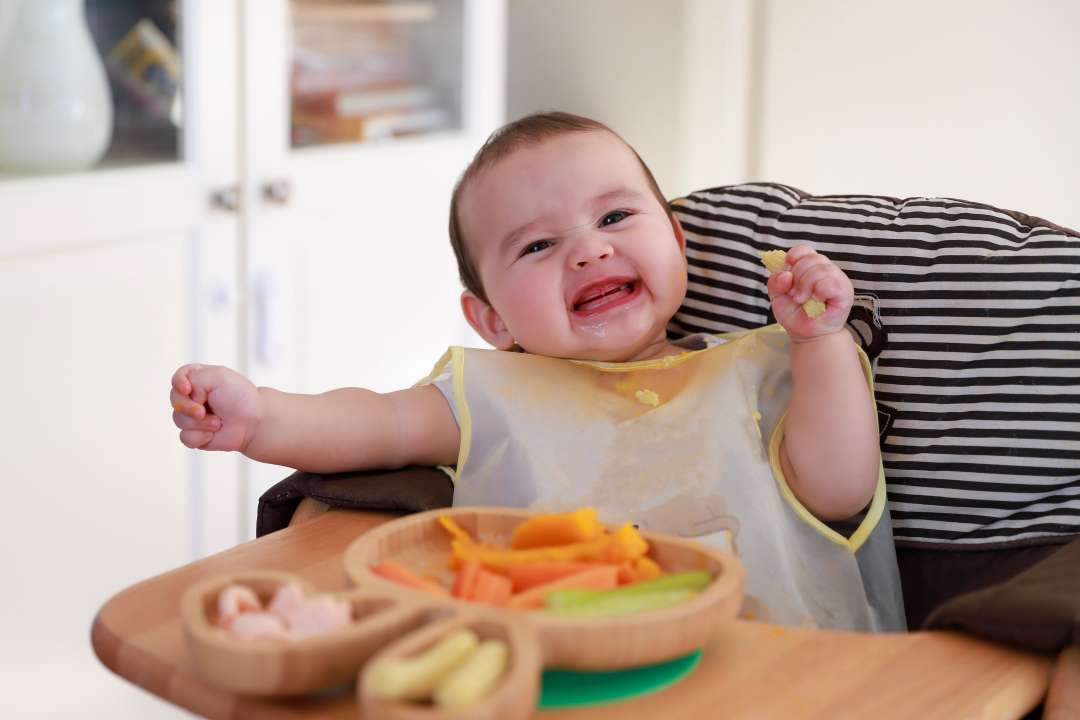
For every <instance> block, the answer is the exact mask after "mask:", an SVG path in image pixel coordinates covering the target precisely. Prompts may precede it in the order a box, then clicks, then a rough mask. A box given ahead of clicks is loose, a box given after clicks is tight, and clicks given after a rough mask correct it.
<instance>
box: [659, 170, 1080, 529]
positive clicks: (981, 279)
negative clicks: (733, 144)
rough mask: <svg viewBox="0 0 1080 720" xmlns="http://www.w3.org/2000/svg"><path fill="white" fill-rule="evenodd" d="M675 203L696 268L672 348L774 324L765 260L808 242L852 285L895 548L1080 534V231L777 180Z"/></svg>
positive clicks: (979, 210)
mask: <svg viewBox="0 0 1080 720" xmlns="http://www.w3.org/2000/svg"><path fill="white" fill-rule="evenodd" d="M672 209H673V210H674V211H675V213H676V216H677V217H678V219H679V221H680V222H681V223H682V226H683V228H684V229H685V231H686V236H687V256H688V259H689V265H690V284H689V292H688V294H687V299H686V301H685V302H684V304H683V306H682V308H681V309H680V311H679V313H678V314H677V315H676V316H675V318H674V319H673V321H672V323H671V325H670V326H669V334H671V335H672V336H674V337H677V336H682V335H685V334H688V333H691V332H729V331H732V330H739V329H744V328H751V327H756V326H759V325H763V324H767V323H770V322H773V318H772V315H771V312H770V307H769V298H768V294H767V293H766V285H765V284H766V280H767V271H766V270H765V268H764V267H763V266H762V265H761V262H760V254H761V253H762V252H763V251H765V250H768V249H771V248H782V249H789V248H791V247H792V246H794V245H795V244H797V243H800V242H807V243H810V244H811V245H813V246H814V247H815V248H816V249H817V250H818V251H820V252H822V253H824V254H825V255H827V256H828V257H829V258H831V259H832V260H833V261H834V262H836V263H837V264H838V265H839V266H840V267H841V268H843V269H844V271H845V272H846V273H847V274H848V276H849V277H850V278H851V280H852V282H853V284H854V286H855V294H856V308H855V309H854V310H853V312H852V317H851V319H850V321H849V324H850V325H851V327H852V330H853V331H854V333H855V334H856V335H857V336H858V337H859V339H860V341H861V343H862V344H863V346H864V349H866V350H867V354H868V355H869V356H870V357H871V359H872V360H874V364H875V383H876V394H877V402H878V410H879V421H880V425H881V448H882V459H883V462H884V465H885V475H886V478H887V481H888V489H889V503H890V510H891V512H892V519H893V525H894V534H895V536H896V540H897V543H898V544H900V545H905V544H906V545H921V546H935V545H936V546H948V547H957V546H958V545H964V546H969V547H970V546H979V547H992V546H997V545H1002V544H1013V543H1023V542H1044V541H1047V540H1057V541H1059V542H1060V541H1061V540H1063V539H1064V538H1065V537H1068V536H1073V535H1080V335H1078V334H1077V332H1078V331H1080V235H1078V234H1077V233H1076V232H1074V231H1071V230H1068V229H1065V228H1062V227H1059V226H1056V225H1053V224H1052V223H1048V222H1046V221H1044V220H1040V219H1039V218H1033V217H1029V216H1026V215H1022V214H1019V213H1013V212H1009V211H1005V210H1000V209H997V208H993V207H989V206H986V205H981V204H978V203H972V202H965V201H962V200H950V199H942V198H908V199H903V200H901V199H896V198H889V197H875V196H854V195H844V196H822V197H813V196H808V195H807V194H805V193H803V192H801V191H799V190H796V189H795V188H791V187H787V186H784V185H776V184H758V183H755V184H747V185H735V186H728V187H719V188H714V189H711V190H703V191H701V192H696V193H693V194H691V195H689V196H687V197H685V198H680V199H678V200H675V201H673V203H672Z"/></svg>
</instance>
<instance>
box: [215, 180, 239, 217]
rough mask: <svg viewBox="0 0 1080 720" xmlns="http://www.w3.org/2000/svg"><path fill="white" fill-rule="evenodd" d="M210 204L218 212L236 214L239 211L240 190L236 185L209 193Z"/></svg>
mask: <svg viewBox="0 0 1080 720" xmlns="http://www.w3.org/2000/svg"><path fill="white" fill-rule="evenodd" d="M210 204H211V205H213V206H214V207H215V208H217V209H218V210H224V211H225V212H236V211H237V210H239V209H240V188H238V187H237V186H236V185H229V186H228V187H223V188H219V189H217V190H214V191H213V192H211V193H210Z"/></svg>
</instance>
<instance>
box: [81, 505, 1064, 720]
mask: <svg viewBox="0 0 1080 720" xmlns="http://www.w3.org/2000/svg"><path fill="white" fill-rule="evenodd" d="M394 517H396V516H395V515H392V514H383V513H369V512H350V511H343V510H332V511H329V512H327V513H325V514H323V515H321V516H319V517H317V518H316V519H314V520H311V521H309V522H307V523H304V524H302V525H298V526H295V527H290V528H288V529H286V530H282V531H280V532H277V533H273V534H272V535H268V536H266V537H263V538H260V539H258V540H254V541H251V542H248V543H244V544H243V545H239V546H237V547H235V548H232V549H230V550H227V551H224V552H222V553H218V554H217V555H214V556H211V557H208V558H206V559H204V560H200V561H198V562H195V563H192V564H190V565H186V566H183V567H181V568H177V569H176V570H173V571H171V572H168V573H166V574H164V575H159V576H158V577H155V578H151V579H149V580H146V581H143V582H141V583H138V584H136V585H133V586H132V587H130V588H127V589H126V590H123V591H121V592H120V593H118V594H117V595H115V596H114V597H113V598H112V599H110V600H109V601H108V602H107V603H106V604H105V605H104V606H103V607H102V608H101V610H100V611H99V612H98V615H97V617H96V618H95V619H94V624H93V629H92V632H91V639H92V642H93V646H94V651H95V652H96V653H97V656H98V658H100V659H101V661H102V662H103V663H104V664H105V665H106V666H107V667H108V668H110V669H111V670H113V671H114V672H116V673H117V674H118V675H120V676H121V677H123V678H126V679H127V680H129V681H131V682H132V683H134V684H136V685H138V686H140V687H142V688H144V689H146V690H148V691H149V692H151V693H153V694H155V695H157V696H159V697H161V698H163V699H165V700H167V701H169V702H172V703H174V704H176V705H179V706H180V707H183V708H186V709H188V710H190V711H192V712H195V713H198V714H200V715H203V716H206V717H211V718H245V717H258V718H307V717H330V718H357V717H360V714H359V711H358V709H357V707H356V699H355V698H356V695H355V692H354V691H353V690H352V689H351V688H349V689H345V690H342V691H341V692H337V693H326V694H323V695H319V696H315V697H304V698H299V699H296V698H294V699H284V700H262V699H255V698H250V697H243V696H238V695H233V694H230V693H226V692H223V691H220V690H217V689H215V688H213V687H211V686H209V685H207V684H205V683H204V682H202V681H201V680H200V679H199V677H198V675H197V674H196V672H195V669H194V666H193V663H192V658H191V656H190V654H189V651H188V646H187V644H186V642H185V639H184V636H183V631H182V623H181V617H180V597H181V595H183V593H184V590H185V589H187V588H188V587H189V586H190V585H192V584H193V583H196V582H198V581H200V580H204V579H206V578H210V577H213V576H215V575H221V574H224V573H239V572H248V571H257V570H279V571H285V572H288V573H292V574H294V575H298V576H300V577H302V578H303V579H305V580H307V581H308V582H310V583H311V584H312V585H313V586H315V587H316V588H318V589H319V590H339V589H344V588H346V587H347V586H348V583H347V579H346V576H345V570H344V565H343V562H342V558H343V553H344V551H345V550H346V548H347V547H348V546H349V545H350V544H351V543H352V542H353V541H354V540H355V539H356V538H357V537H358V536H359V535H360V534H362V533H364V532H365V531H367V530H369V529H371V528H373V527H375V526H376V525H379V524H381V523H383V522H385V521H386V520H389V519H392V518H394ZM1050 666H1051V660H1050V659H1048V658H1044V657H1041V656H1038V655H1034V654H1030V653H1025V652H1020V651H1017V650H1013V649H1010V648H1006V647H1003V646H999V645H994V644H992V643H987V642H983V641H980V640H976V639H974V638H969V637H965V636H962V635H959V634H955V633H948V632H919V633H910V634H905V635H868V634H860V633H834V632H826V631H816V630H800V629H792V628H781V627H777V626H773V625H767V624H763V623H756V622H749V621H742V620H736V621H734V622H729V623H727V624H726V626H725V627H724V629H723V631H722V632H720V633H719V636H718V637H717V639H716V640H714V641H713V642H712V643H711V644H709V645H708V646H706V647H705V648H704V653H703V656H702V659H701V664H700V665H699V667H698V668H697V669H696V670H695V671H694V672H693V673H692V674H691V675H690V676H689V677H687V678H686V679H685V680H683V681H682V682H680V683H677V684H676V685H674V686H672V687H670V688H667V689H665V690H662V691H660V692H657V693H655V694H652V695H647V696H644V697H640V698H636V699H634V700H631V701H627V702H621V703H616V704H611V705H601V706H595V707H589V708H574V709H565V710H545V711H542V712H538V713H537V716H538V717H540V718H550V719H551V720H556V719H559V718H583V719H588V718H614V717H619V718H628V719H630V720H633V719H634V718H641V719H642V720H646V719H647V720H655V718H656V717H662V716H668V717H712V716H717V715H718V714H722V716H724V717H770V718H772V717H775V718H791V717H799V718H816V717H820V718H836V717H874V718H875V719H876V720H882V719H884V718H911V717H919V718H921V719H923V720H927V719H929V718H962V717H993V718H1019V717H1021V716H1022V715H1024V713H1026V712H1027V711H1028V710H1030V709H1031V708H1033V707H1034V706H1035V705H1037V704H1038V702H1039V700H1040V699H1041V698H1042V697H1043V695H1044V694H1045V692H1046V689H1047V685H1048V682H1049V674H1050Z"/></svg>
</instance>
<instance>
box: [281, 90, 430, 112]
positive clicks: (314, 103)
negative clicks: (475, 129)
mask: <svg viewBox="0 0 1080 720" xmlns="http://www.w3.org/2000/svg"><path fill="white" fill-rule="evenodd" d="M436 101H437V98H436V97H435V93H434V91H433V90H432V89H431V88H430V87H428V86H426V85H420V84H417V83H391V84H386V85H374V86H368V87H353V88H344V89H341V90H338V91H329V92H323V93H308V94H304V95H297V94H294V95H293V108H294V109H296V110H299V111H301V112H304V113H308V114H320V113H321V114H324V115H337V116H338V117H353V116H358V115H370V114H372V113H377V112H383V111H400V110H415V109H420V108H426V107H430V106H432V105H435V104H436Z"/></svg>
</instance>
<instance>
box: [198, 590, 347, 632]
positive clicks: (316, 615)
mask: <svg viewBox="0 0 1080 720" xmlns="http://www.w3.org/2000/svg"><path fill="white" fill-rule="evenodd" d="M217 600H218V614H217V620H216V622H215V625H216V626H217V627H219V628H221V629H223V630H225V631H226V632H228V633H229V634H230V635H232V636H233V637H236V638H243V639H248V640H253V639H267V638H269V639H277V640H301V639H303V638H307V637H312V636H315V635H325V634H328V633H331V632H333V631H335V630H337V629H338V628H340V627H344V626H345V625H347V624H348V623H349V622H350V621H351V620H352V609H351V608H350V606H349V603H348V602H346V601H345V600H341V599H339V598H336V597H334V596H332V595H328V594H321V595H312V596H305V595H304V593H303V591H302V590H301V589H300V588H299V587H298V586H296V585H295V584H293V583H286V584H284V585H281V586H280V587H278V589H277V591H276V592H275V593H274V596H273V598H271V600H270V602H269V603H267V604H266V605H265V606H264V605H263V603H262V601H261V600H260V599H259V597H258V595H257V594H256V593H255V591H254V590H252V589H251V588H249V587H248V586H246V585H240V584H235V585H229V586H227V587H226V588H225V589H223V590H222V591H221V592H220V593H218V598H217Z"/></svg>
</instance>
